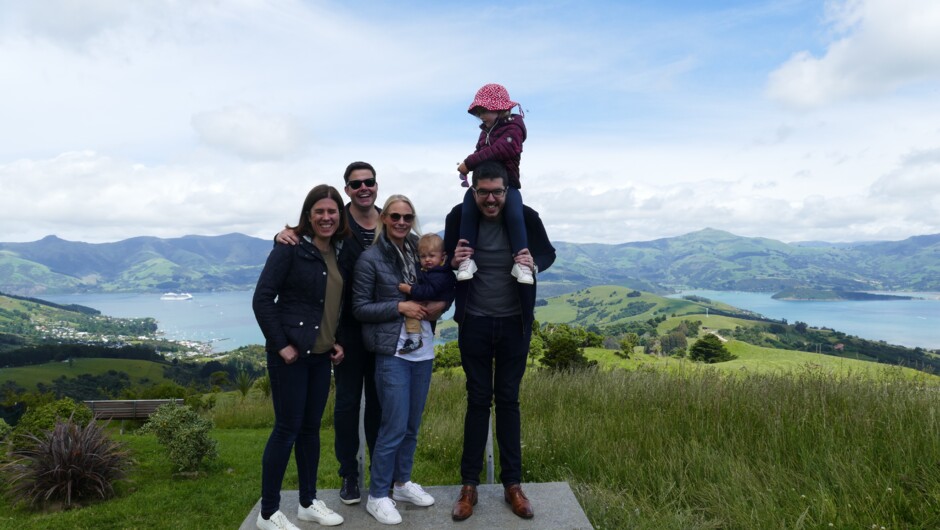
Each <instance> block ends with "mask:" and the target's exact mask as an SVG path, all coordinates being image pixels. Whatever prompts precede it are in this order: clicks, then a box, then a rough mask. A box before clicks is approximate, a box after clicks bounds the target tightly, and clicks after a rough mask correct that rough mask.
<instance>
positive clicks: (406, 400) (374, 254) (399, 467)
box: [352, 195, 453, 524]
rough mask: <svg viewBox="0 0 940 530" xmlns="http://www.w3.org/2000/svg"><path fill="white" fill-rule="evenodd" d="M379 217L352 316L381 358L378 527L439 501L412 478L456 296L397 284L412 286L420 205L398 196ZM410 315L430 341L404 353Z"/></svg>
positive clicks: (372, 492) (374, 504) (359, 270)
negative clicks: (406, 506) (414, 294)
mask: <svg viewBox="0 0 940 530" xmlns="http://www.w3.org/2000/svg"><path fill="white" fill-rule="evenodd" d="M380 220H381V223H380V224H379V229H378V230H377V231H376V234H375V242H374V243H373V244H372V246H371V247H369V248H368V249H367V250H366V251H365V252H363V253H362V255H361V256H359V260H358V261H357V262H356V272H355V275H354V277H353V293H352V301H353V315H354V316H355V317H356V318H357V319H358V320H359V321H361V322H362V339H363V342H364V343H365V345H366V348H368V349H369V351H371V352H374V353H375V388H376V391H377V394H378V398H379V405H380V408H381V410H382V420H381V423H380V425H379V434H378V438H377V439H376V441H375V450H374V451H373V452H372V467H371V483H370V485H369V500H368V502H367V503H366V511H368V512H369V513H370V514H371V515H372V516H373V517H375V518H376V520H378V521H379V522H380V523H383V524H398V523H400V522H401V514H400V513H399V512H398V510H397V509H396V507H395V506H396V505H395V501H405V502H409V503H411V504H414V505H417V506H430V505H432V504H434V497H432V496H431V495H429V494H428V493H427V492H426V491H424V489H423V488H422V487H421V486H420V485H419V484H416V483H414V482H412V481H411V470H412V467H413V465H414V454H415V448H416V447H417V444H418V429H419V427H420V426H421V416H422V414H423V412H424V403H425V401H426V400H427V395H428V389H429V387H430V384H431V368H432V363H433V362H434V341H433V333H434V331H433V330H434V327H433V326H434V324H433V323H434V322H435V321H436V320H437V319H438V318H439V317H440V314H441V312H443V310H444V308H445V306H446V305H448V304H449V303H450V302H451V301H453V291H451V293H450V294H449V296H448V297H447V301H446V302H427V303H424V302H416V301H412V300H408V299H407V298H406V297H405V295H404V294H403V293H402V292H401V291H399V289H398V285H399V284H400V283H402V282H405V283H414V280H415V275H416V271H417V270H418V268H419V265H418V253H417V240H418V238H417V236H416V235H415V233H414V232H417V223H418V219H417V217H416V214H415V209H414V205H413V204H412V203H411V201H410V200H409V199H408V198H407V197H405V196H404V195H392V196H391V197H389V198H388V200H387V201H386V202H385V206H384V207H383V208H382V213H381V218H380ZM451 289H453V287H451ZM406 316H407V317H410V318H414V319H416V320H420V321H421V325H422V335H423V336H424V337H425V340H423V341H422V346H421V347H420V348H417V349H415V350H413V351H410V352H408V353H403V352H402V346H403V345H404V342H405V340H407V338H408V333H407V332H406V331H405V326H404V320H405V317H406ZM389 490H391V491H392V495H391V497H390V496H389Z"/></svg>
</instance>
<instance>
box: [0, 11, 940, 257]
mask: <svg viewBox="0 0 940 530" xmlns="http://www.w3.org/2000/svg"><path fill="white" fill-rule="evenodd" d="M0 80H2V81H0V82H2V86H3V90H2V93H0V135H2V138H4V141H3V142H2V143H0V240H2V241H30V240H35V239H38V238H40V237H43V236H45V235H47V234H56V235H58V236H60V237H63V238H66V239H71V240H81V241H89V242H103V241H114V240H118V239H124V238H126V237H131V236H137V235H153V236H159V237H175V236H181V235H186V234H206V235H213V234H224V233H229V232H243V233H247V234H249V235H255V236H260V237H269V236H270V235H271V234H273V233H274V232H275V231H276V230H277V229H278V228H279V227H280V226H283V225H284V224H285V223H294V222H296V218H297V215H298V213H299V208H300V204H301V202H302V199H303V196H304V195H305V194H306V192H307V191H308V190H309V189H310V187H312V186H314V185H316V184H319V183H323V182H326V183H331V184H334V185H340V184H341V175H342V171H343V168H344V167H345V166H346V164H347V163H349V162H351V161H353V160H366V161H369V162H371V163H373V164H374V165H375V166H376V168H377V170H378V173H379V183H380V184H379V186H380V187H379V196H380V200H384V198H385V197H387V196H388V195H389V194H392V193H405V194H407V195H409V196H411V197H412V199H413V200H414V201H415V203H416V206H417V209H418V214H419V218H420V219H421V221H422V227H423V228H424V229H425V230H440V229H441V228H442V226H443V218H444V215H445V214H446V212H447V211H448V210H449V208H450V207H451V206H452V205H453V204H456V203H457V202H459V200H460V198H461V195H462V191H463V190H462V188H460V187H459V186H458V180H457V178H456V172H455V169H454V168H455V166H456V164H457V162H459V161H460V160H462V159H463V158H464V157H465V156H466V155H468V154H469V153H470V152H471V151H472V148H473V145H474V143H475V139H476V134H477V129H476V123H475V121H474V118H472V117H471V116H470V115H468V114H467V113H466V108H467V106H468V104H469V103H470V101H471V100H472V98H473V94H474V93H475V91H476V89H477V88H479V87H480V86H481V85H483V84H485V83H489V82H499V83H502V84H504V85H506V86H507V87H508V89H509V91H510V94H511V96H512V97H513V99H515V100H516V101H519V102H520V103H522V105H523V108H524V109H525V111H526V123H527V125H528V129H529V139H528V140H527V141H526V144H525V152H524V154H523V159H522V182H523V190H522V191H523V197H524V199H525V201H526V202H527V203H529V204H530V205H532V206H533V207H535V208H536V209H538V210H539V211H540V212H541V214H542V217H543V219H544V220H545V222H546V225H547V228H548V231H549V235H550V236H551V237H552V238H553V239H556V240H560V241H577V242H603V243H622V242H627V241H643V240H650V239H656V238H660V237H671V236H677V235H681V234H684V233H688V232H691V231H695V230H699V229H701V228H705V227H712V228H718V229H723V230H728V231H730V232H733V233H736V234H739V235H743V236H761V237H769V238H774V239H780V240H783V241H803V240H828V241H862V240H885V239H888V240H897V239H904V238H907V237H910V236H913V235H921V234H929V233H938V232H940V3H938V2H936V1H935V0H848V1H833V2H818V1H802V0H780V1H764V2H761V1H747V2H733V1H724V2H720V1H712V2H651V1H649V2H647V1H644V2H630V1H621V2H597V1H579V2H574V1H571V2H568V1H539V2H534V1H533V2H474V3H472V4H468V3H456V2H394V3H393V2H376V1H365V0H356V1H352V2H331V1H317V2H312V1H291V0H269V1H258V0H239V1H230V2H215V1H198V0H197V1H192V2H171V1H162V0H140V1H135V2H113V1H106V0H89V1H85V2H74V1H67V0H47V1H41V2H14V1H12V0H0Z"/></svg>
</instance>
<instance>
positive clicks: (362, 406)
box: [356, 387, 366, 491]
mask: <svg viewBox="0 0 940 530" xmlns="http://www.w3.org/2000/svg"><path fill="white" fill-rule="evenodd" d="M356 460H357V461H358V468H359V491H364V490H365V487H366V486H365V485H366V473H365V469H366V389H365V387H363V388H362V396H361V397H360V399H359V453H358V454H357V455H356Z"/></svg>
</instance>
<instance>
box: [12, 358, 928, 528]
mask: <svg viewBox="0 0 940 530" xmlns="http://www.w3.org/2000/svg"><path fill="white" fill-rule="evenodd" d="M741 353H744V352H741ZM755 354H757V353H755ZM644 361H645V360H644ZM663 361H664V363H663V364H662V366H670V365H671V366H674V367H677V368H679V369H659V368H658V367H656V365H654V364H653V363H652V362H646V363H645V364H643V365H642V366H641V367H639V368H637V369H634V370H609V371H596V372H593V371H592V372H586V373H580V374H563V375H553V374H550V373H548V372H545V371H538V370H532V371H530V372H529V374H527V376H526V380H525V381H524V383H523V387H522V396H521V403H522V409H523V410H522V414H523V443H524V463H525V470H524V472H525V481H526V482H550V481H567V482H569V483H570V484H571V486H572V488H573V489H574V491H575V493H576V495H577V497H578V500H579V501H580V503H581V505H582V506H583V507H584V509H585V512H586V513H587V515H588V518H589V519H590V520H591V523H592V524H593V525H594V526H595V527H596V528H641V529H642V528H646V529H662V528H683V529H718V528H722V529H725V528H727V529H738V528H740V529H753V528H830V527H833V528H872V526H873V525H874V526H875V527H876V528H881V527H885V528H937V527H940V464H938V462H940V393H938V386H937V384H936V382H935V379H932V378H927V377H922V378H919V379H909V378H906V377H904V376H903V375H902V374H901V372H900V371H885V372H877V376H873V375H875V373H872V374H870V375H869V374H864V373H860V372H855V371H842V372H830V371H826V370H823V369H817V370H805V369H797V370H796V371H795V372H793V371H789V372H788V371H783V370H777V371H776V372H772V373H755V372H754V371H752V370H748V371H747V372H746V373H744V374H742V373H741V371H740V370H735V369H731V371H730V372H729V371H724V370H715V369H711V367H702V366H698V365H693V364H691V363H684V362H680V361H677V360H674V359H673V360H663ZM463 385H464V380H463V377H462V375H459V374H449V375H440V374H436V375H435V377H434V380H433V383H432V389H431V395H430V397H429V399H428V406H427V410H426V413H425V421H424V425H423V427H422V433H421V436H420V443H419V447H418V451H417V456H416V470H415V473H414V476H415V480H417V481H418V482H421V483H423V484H426V485H436V484H457V483H458V482H459V474H458V467H459V458H460V446H461V440H462V429H463V426H462V423H463V418H462V416H463V414H462V413H463V410H464V399H465V397H464V389H463ZM212 414H213V417H214V418H215V420H216V422H217V425H218V426H223V425H224V426H227V427H230V428H216V429H215V431H214V434H213V436H214V437H215V438H216V439H217V440H219V442H220V449H221V454H222V455H221V458H220V460H219V461H217V462H215V463H214V464H212V465H211V466H210V467H209V468H207V469H206V472H205V475H204V476H203V477H201V478H197V479H184V478H174V477H173V470H172V468H171V466H170V464H169V462H168V461H166V459H165V458H164V457H163V456H162V454H161V453H160V451H159V448H158V446H157V445H156V443H155V441H154V440H153V438H152V437H151V436H138V435H133V434H126V435H123V436H120V437H119V438H120V439H121V440H123V441H125V442H127V443H128V444H129V445H130V447H131V449H132V450H133V451H134V454H135V458H136V460H137V462H138V465H137V466H136V468H135V471H134V472H133V474H132V477H131V481H130V482H128V483H125V484H123V485H122V486H121V488H120V490H119V491H120V494H119V496H118V498H116V499H113V500H111V501H108V502H104V503H100V504H95V505H91V506H88V507H85V508H82V509H80V510H73V511H70V512H67V513H48V514H31V513H29V512H26V511H23V510H21V509H12V510H4V511H3V515H0V528H25V529H40V528H42V529H58V528H62V529H65V528H68V529H76V528H80V529H81V528H89V529H90V528H167V529H179V528H198V529H212V528H234V527H237V526H238V525H239V524H240V522H241V521H242V520H243V519H244V517H245V515H246V514H247V513H248V511H249V510H250V509H251V507H252V505H253V504H254V503H255V502H256V501H257V499H258V496H259V493H258V490H259V484H260V455H261V452H262V448H263V446H264V443H265V440H266V438H267V435H268V432H269V431H268V427H266V426H264V424H266V425H270V421H271V412H270V406H269V405H268V404H267V402H265V401H264V399H263V398H261V397H251V396H250V397H249V398H248V399H247V400H245V401H242V400H241V399H239V398H237V397H230V396H229V397H227V399H220V401H219V405H218V406H217V410H215V411H214V412H213V413H212ZM240 417H241V418H242V419H241V420H240V419H239V418H240ZM330 421H331V417H330V416H329V415H327V417H326V418H324V429H323V431H322V433H323V458H322V464H321V470H320V487H321V488H336V487H338V486H339V480H338V478H337V477H336V463H335V460H334V458H333V456H332V454H333V453H332V431H331V430H330V428H329V423H330ZM239 423H244V424H249V425H251V426H252V427H253V428H244V427H238V424H239ZM284 488H285V489H295V488H296V476H295V474H294V473H293V472H292V471H289V472H288V477H287V479H286V481H285V484H284ZM440 502H448V503H449V502H451V500H449V499H441V500H440ZM535 509H536V514H538V506H535ZM537 517H538V515H536V518H537Z"/></svg>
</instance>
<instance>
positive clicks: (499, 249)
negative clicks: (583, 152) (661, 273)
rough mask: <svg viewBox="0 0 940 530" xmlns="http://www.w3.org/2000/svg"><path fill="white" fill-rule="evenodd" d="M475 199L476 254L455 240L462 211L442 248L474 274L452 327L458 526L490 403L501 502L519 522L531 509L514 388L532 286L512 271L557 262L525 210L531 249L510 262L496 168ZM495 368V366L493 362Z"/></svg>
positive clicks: (470, 493) (478, 182) (471, 490)
mask: <svg viewBox="0 0 940 530" xmlns="http://www.w3.org/2000/svg"><path fill="white" fill-rule="evenodd" d="M472 183H473V187H472V188H471V190H472V191H473V195H474V199H475V201H476V206H477V208H478V209H479V210H480V214H481V215H480V223H479V232H478V233H479V235H478V237H477V245H476V247H475V248H471V247H469V246H467V241H466V240H463V239H459V237H460V235H459V234H460V219H461V207H462V205H460V204H458V205H457V206H455V207H454V209H453V210H451V212H450V213H449V214H448V215H447V220H446V221H445V225H444V249H445V252H446V253H447V255H448V256H453V258H452V259H451V267H453V268H454V269H455V270H456V269H458V268H459V267H460V263H461V262H462V261H464V260H467V259H470V258H471V256H472V257H473V260H474V261H475V262H476V264H477V271H476V273H475V274H474V276H473V278H472V279H470V280H468V281H463V282H457V298H456V309H455V313H454V320H455V321H456V322H457V324H458V330H459V332H458V344H459V346H460V362H461V364H462V365H463V370H464V373H465V374H466V375H467V413H466V416H465V417H464V433H463V434H464V442H463V457H462V458H461V462H460V475H461V481H462V484H463V487H462V488H461V490H460V497H459V498H458V499H457V502H456V504H455V505H454V509H453V512H451V516H452V518H453V519H454V520H455V521H460V520H463V519H466V518H468V517H470V516H471V515H473V506H474V505H475V504H476V502H477V491H476V488H477V486H478V485H479V484H480V473H481V472H482V471H483V453H484V451H485V447H486V436H487V430H488V429H487V426H488V423H489V418H490V403H491V400H494V398H495V403H496V441H497V443H498V444H499V466H500V481H501V482H502V483H503V488H504V498H505V500H506V502H507V503H509V504H510V506H511V507H512V512H513V513H514V514H516V515H517V516H519V517H522V518H524V519H529V518H531V517H533V515H534V512H533V510H532V505H531V503H530V502H529V500H528V499H527V498H526V496H525V494H524V493H523V492H522V487H521V482H522V441H521V419H520V414H519V384H520V383H521V382H522V375H523V374H524V373H525V367H526V360H527V357H528V354H529V339H530V338H531V336H532V323H533V321H534V319H535V292H536V285H537V282H534V283H532V284H525V283H519V282H517V281H516V279H515V278H514V277H513V276H512V274H511V272H510V270H511V269H512V267H513V264H514V263H516V264H518V265H520V266H526V267H528V268H529V269H530V270H532V271H544V270H545V269H547V268H548V267H549V266H551V264H552V263H553V262H554V261H555V248H554V247H552V244H551V242H550V241H549V240H548V235H547V234H546V233H545V226H544V225H543V224H542V220H541V219H540V218H539V214H538V212H536V211H535V210H533V209H532V208H529V207H528V206H523V219H524V221H525V230H526V235H527V237H528V241H529V250H528V251H525V250H524V251H522V252H519V253H518V254H517V255H516V256H513V253H512V248H511V246H510V243H509V236H508V233H507V230H506V226H505V220H504V219H503V207H504V205H505V201H506V188H507V187H508V186H509V176H508V174H507V173H506V168H505V167H504V166H503V165H502V164H501V163H499V162H495V161H488V162H484V163H482V164H480V165H478V166H477V167H476V168H475V169H474V170H473V176H472ZM494 361H495V363H494Z"/></svg>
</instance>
